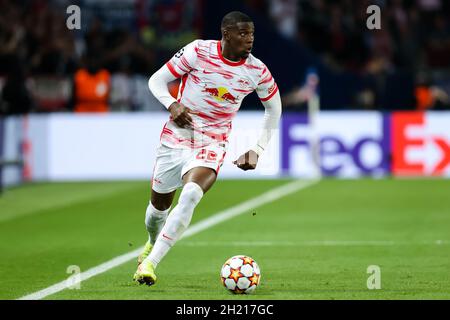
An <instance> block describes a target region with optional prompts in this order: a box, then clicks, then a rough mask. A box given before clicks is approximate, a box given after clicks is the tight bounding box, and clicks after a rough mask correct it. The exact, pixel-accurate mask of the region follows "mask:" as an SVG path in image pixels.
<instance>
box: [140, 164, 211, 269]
mask: <svg viewBox="0 0 450 320" xmlns="http://www.w3.org/2000/svg"><path fill="white" fill-rule="evenodd" d="M216 177H217V175H216V172H215V171H214V170H213V169H211V168H206V167H195V168H192V169H191V170H189V171H188V172H187V173H186V174H185V175H184V176H183V183H184V185H183V189H182V191H181V194H180V197H179V199H178V204H177V205H176V207H175V208H173V210H172V212H171V213H170V215H169V217H168V218H167V221H166V223H165V225H164V227H163V229H162V230H161V233H160V236H159V237H158V239H157V241H156V243H155V245H154V248H153V250H152V252H151V253H150V255H149V256H148V260H150V261H151V262H152V264H153V267H154V268H156V266H157V265H158V264H159V262H160V261H161V260H162V258H163V257H164V256H165V255H166V254H167V252H168V251H169V250H170V248H171V247H172V246H173V245H174V244H175V243H176V242H177V241H178V240H179V239H180V237H181V235H182V234H183V233H184V231H185V230H186V229H187V228H188V226H189V224H190V222H191V219H192V216H193V214H194V209H195V207H196V206H197V205H198V203H199V202H200V200H201V199H202V197H203V195H204V194H205V193H206V192H207V191H208V190H209V189H210V188H211V187H212V185H213V184H214V182H215V181H216Z"/></svg>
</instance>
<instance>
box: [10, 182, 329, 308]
mask: <svg viewBox="0 0 450 320" xmlns="http://www.w3.org/2000/svg"><path fill="white" fill-rule="evenodd" d="M319 181H320V180H296V181H294V182H291V183H287V184H285V185H282V186H280V187H278V188H275V189H273V190H271V191H268V192H265V193H263V194H261V195H259V196H257V197H255V198H252V199H250V200H247V201H245V202H243V203H241V204H239V205H237V206H234V207H231V208H229V209H225V210H223V211H220V212H218V213H216V214H214V215H213V216H211V217H209V218H206V219H204V220H202V221H200V222H198V223H196V224H194V225H192V226H191V227H189V228H188V229H187V230H186V232H185V233H184V234H183V236H182V237H181V239H184V238H187V237H191V236H193V235H195V234H197V233H199V232H201V231H203V230H206V229H208V228H211V227H213V226H215V225H217V224H219V223H221V222H224V221H226V220H229V219H231V218H233V217H236V216H238V215H240V214H243V213H245V212H247V211H248V210H252V209H255V208H257V207H260V206H263V205H265V204H267V203H270V202H272V201H275V200H278V199H280V198H283V197H285V196H288V195H290V194H292V193H294V192H297V191H300V190H302V189H305V188H307V187H310V186H312V185H314V184H316V183H317V182H319ZM142 248H143V247H141V248H138V249H136V250H133V251H131V252H128V253H125V254H123V255H121V256H118V257H115V258H113V259H111V260H109V261H106V262H104V263H102V264H100V265H98V266H96V267H93V268H91V269H88V270H86V271H84V272H82V273H80V274H79V275H78V276H77V277H71V278H69V281H68V279H66V280H63V281H61V282H58V283H56V284H54V285H52V286H50V287H48V288H45V289H42V290H40V291H37V292H34V293H31V294H28V295H26V296H23V297H21V298H19V299H18V300H41V299H44V298H45V297H48V296H50V295H52V294H55V293H58V292H60V291H62V290H64V289H67V288H68V287H69V286H72V287H73V286H76V285H77V284H78V283H80V282H82V281H84V280H87V279H89V278H92V277H94V276H96V275H99V274H101V273H104V272H106V271H108V270H110V269H113V268H115V267H117V266H120V265H122V264H124V263H126V262H128V261H130V260H132V259H135V258H136V257H137V256H138V255H139V254H140V252H141V250H142Z"/></svg>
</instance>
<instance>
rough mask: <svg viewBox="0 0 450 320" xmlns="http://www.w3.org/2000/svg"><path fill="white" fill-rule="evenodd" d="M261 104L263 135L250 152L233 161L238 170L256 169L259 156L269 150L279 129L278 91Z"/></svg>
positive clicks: (279, 108)
mask: <svg viewBox="0 0 450 320" xmlns="http://www.w3.org/2000/svg"><path fill="white" fill-rule="evenodd" d="M261 102H262V104H263V105H264V108H265V111H264V120H263V125H262V131H261V134H260V136H259V137H258V140H257V142H256V144H255V145H254V146H253V147H252V148H251V149H250V150H249V151H247V152H246V153H244V154H243V155H241V156H240V157H239V158H238V159H237V160H235V161H233V163H234V164H235V165H237V166H238V168H240V169H242V170H244V171H246V170H253V169H255V168H256V165H257V163H258V158H259V156H260V155H261V154H262V153H263V152H264V150H265V149H267V146H268V145H269V142H270V139H271V138H272V136H273V134H274V132H275V130H277V129H278V126H279V122H280V117H281V98H280V92H279V91H278V89H277V91H276V92H274V94H273V95H272V96H271V97H270V99H269V100H264V99H262V100H261Z"/></svg>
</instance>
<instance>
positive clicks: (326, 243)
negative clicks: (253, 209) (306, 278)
mask: <svg viewBox="0 0 450 320" xmlns="http://www.w3.org/2000/svg"><path fill="white" fill-rule="evenodd" d="M416 245H430V246H434V245H436V246H441V245H450V241H449V240H431V241H390V240H324V241H298V242H294V241H264V240H262V241H186V242H183V243H180V246H183V247H211V246H213V247H214V246H216V247H222V246H223V247H226V246H228V247H229V246H234V247H277V246H278V247H341V246H342V247H349V246H381V247H383V246H416Z"/></svg>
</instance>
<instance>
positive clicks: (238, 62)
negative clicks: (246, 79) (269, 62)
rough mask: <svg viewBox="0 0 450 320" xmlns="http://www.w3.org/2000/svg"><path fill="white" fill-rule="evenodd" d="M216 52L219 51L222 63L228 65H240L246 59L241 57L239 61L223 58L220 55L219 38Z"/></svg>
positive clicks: (220, 45)
mask: <svg viewBox="0 0 450 320" xmlns="http://www.w3.org/2000/svg"><path fill="white" fill-rule="evenodd" d="M217 52H218V53H219V57H220V60H222V62H223V63H225V64H227V65H229V66H233V67H236V66H240V65H242V64H244V63H245V61H246V60H247V59H241V60H240V61H231V60H228V59H227V58H225V57H224V56H223V55H222V44H221V43H220V40H219V41H217Z"/></svg>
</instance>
